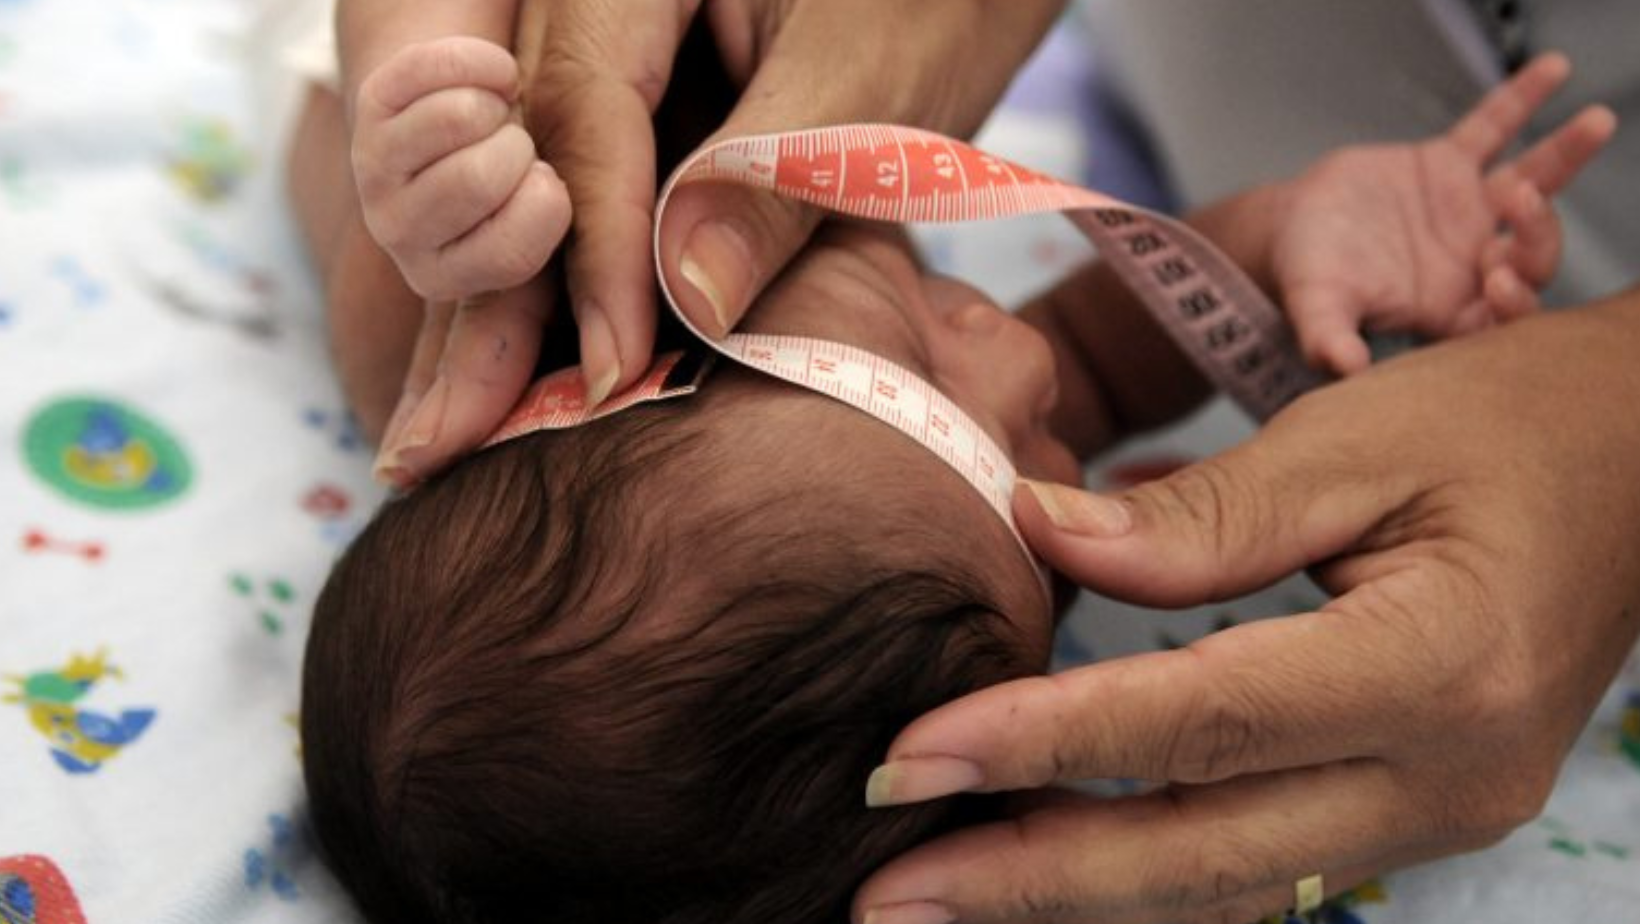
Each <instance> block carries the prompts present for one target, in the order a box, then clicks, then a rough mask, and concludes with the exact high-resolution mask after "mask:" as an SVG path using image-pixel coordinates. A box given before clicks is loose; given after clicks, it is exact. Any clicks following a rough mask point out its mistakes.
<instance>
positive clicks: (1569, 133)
mask: <svg viewBox="0 0 1640 924" xmlns="http://www.w3.org/2000/svg"><path fill="white" fill-rule="evenodd" d="M1616 133H1617V114H1616V113H1614V112H1612V111H1611V110H1610V109H1608V108H1607V107H1605V106H1599V105H1595V106H1587V107H1584V108H1583V109H1582V110H1580V111H1579V112H1578V114H1577V115H1575V116H1573V117H1572V118H1570V119H1568V120H1567V121H1566V122H1565V123H1563V124H1562V125H1561V126H1560V127H1559V128H1557V129H1555V130H1554V131H1553V132H1551V133H1550V134H1549V135H1547V136H1545V137H1543V138H1541V139H1539V140H1538V141H1537V142H1536V143H1535V144H1533V145H1532V146H1531V147H1530V148H1527V149H1526V150H1525V151H1524V152H1523V153H1522V154H1521V155H1520V156H1519V157H1518V158H1515V160H1514V161H1513V162H1512V164H1511V165H1508V166H1512V167H1513V168H1514V171H1515V172H1516V173H1518V174H1519V175H1520V176H1521V177H1522V178H1524V179H1525V180H1527V181H1528V182H1530V183H1532V184H1533V185H1534V186H1536V187H1537V188H1538V190H1539V191H1540V192H1541V193H1543V195H1545V196H1553V195H1554V194H1555V193H1557V192H1559V191H1560V190H1561V189H1562V188H1564V187H1565V186H1566V185H1567V184H1568V183H1570V182H1571V181H1572V180H1574V179H1576V177H1577V175H1578V173H1580V172H1582V170H1583V168H1584V167H1585V166H1587V165H1588V163H1589V161H1591V160H1593V159H1594V156H1595V155H1596V154H1599V153H1600V151H1601V149H1603V148H1604V147H1605V146H1606V143H1607V142H1609V141H1611V139H1612V136H1613V135H1615V134H1616Z"/></svg>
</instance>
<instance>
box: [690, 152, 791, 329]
mask: <svg viewBox="0 0 1640 924" xmlns="http://www.w3.org/2000/svg"><path fill="white" fill-rule="evenodd" d="M818 223H819V213H818V211H816V210H815V209H813V208H810V207H808V206H805V205H802V204H800V203H798V202H795V201H792V200H788V199H782V198H780V197H778V196H776V195H774V194H772V193H769V192H764V191H762V190H757V189H752V188H750V187H745V186H735V185H731V184H728V183H693V184H689V185H686V186H681V187H678V189H677V191H676V192H675V193H674V194H673V196H672V198H671V200H670V202H669V203H668V205H667V208H666V214H665V215H664V216H663V217H662V219H661V237H660V241H661V272H662V273H663V274H664V275H665V278H666V285H667V290H668V291H670V292H671V293H672V297H673V298H674V299H675V300H676V301H677V303H678V307H679V308H681V309H682V310H683V313H684V316H685V317H687V318H688V319H689V322H690V323H691V324H693V325H694V326H695V327H696V328H698V329H700V330H701V331H702V332H704V333H706V334H707V335H708V336H711V337H714V338H718V337H722V336H724V335H725V334H727V333H728V332H729V331H730V330H732V329H733V328H734V326H735V325H736V324H737V323H739V321H740V319H741V318H742V317H743V316H744V315H745V314H746V310H747V309H748V308H749V307H751V304H752V301H753V300H754V299H756V298H757V296H758V295H759V294H761V293H762V291H763V289H764V288H765V287H766V286H768V284H769V282H770V281H771V280H773V279H774V278H775V277H776V276H778V275H779V274H780V271H781V270H782V269H783V268H785V266H786V264H787V263H788V262H790V260H791V258H792V257H793V256H794V255H795V254H796V253H797V252H798V251H799V250H800V249H802V247H803V245H804V243H806V242H807V241H808V239H809V235H810V234H811V233H813V231H814V228H815V225H817V224H818Z"/></svg>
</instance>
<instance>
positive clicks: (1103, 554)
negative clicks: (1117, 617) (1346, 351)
mask: <svg viewBox="0 0 1640 924" xmlns="http://www.w3.org/2000/svg"><path fill="white" fill-rule="evenodd" d="M1637 350H1640V288H1637V289H1634V290H1631V291H1629V292H1627V293H1625V294H1624V295H1623V296H1620V297H1618V298H1616V299H1613V300H1610V301H1608V302H1606V303H1602V304H1599V305H1596V306H1593V307H1589V308H1583V309H1577V310H1572V311H1565V312H1557V313H1555V314H1540V315H1536V316H1534V317H1532V318H1529V319H1526V320H1524V321H1522V322H1519V323H1516V324H1511V325H1508V326H1506V327H1502V328H1498V329H1495V330H1491V331H1487V332H1485V333H1482V334H1480V335H1477V336H1475V337H1469V338H1464V339H1460V340H1454V341H1448V342H1445V343H1442V344H1440V345H1437V346H1434V347H1431V348H1429V349H1427V350H1424V351H1420V352H1418V353H1414V354H1410V355H1407V356H1404V357H1401V358H1399V359H1395V360H1392V361H1389V362H1387V363H1384V364H1382V365H1379V366H1375V367H1374V368H1372V369H1370V370H1368V371H1367V372H1365V373H1363V374H1361V375H1359V376H1356V377H1352V378H1350V379H1348V380H1346V381H1344V382H1342V383H1339V384H1337V385H1334V386H1332V387H1329V388H1326V389H1322V390H1320V391H1317V392H1315V393H1313V394H1311V395H1308V396H1306V397H1304V398H1301V399H1300V400H1298V401H1297V402H1295V403H1294V404H1293V405H1292V406H1290V407H1289V408H1288V409H1287V410H1285V411H1284V412H1282V413H1281V414H1279V415H1278V416H1277V417H1276V418H1275V419H1274V420H1272V421H1271V423H1270V424H1269V425H1268V426H1267V427H1266V428H1265V429H1264V430H1263V431H1261V432H1260V433H1259V434H1257V435H1256V436H1255V437H1253V438H1252V439H1251V440H1250V441H1249V442H1247V443H1246V444H1244V445H1242V446H1240V447H1238V448H1235V449H1233V450H1231V451H1229V452H1227V453H1224V454H1223V455H1221V456H1218V457H1215V458H1212V459H1209V460H1207V461H1205V462H1202V463H1200V464H1197V465H1195V466H1192V467H1190V468H1187V469H1185V470H1182V471H1180V472H1178V473H1176V474H1174V475H1172V476H1170V477H1168V478H1165V479H1163V480H1160V481H1156V482H1152V483H1149V484H1145V485H1141V486H1139V487H1137V488H1134V489H1132V490H1130V491H1128V492H1125V493H1123V494H1120V495H1117V496H1114V497H1099V496H1095V495H1091V494H1085V493H1082V492H1079V491H1075V490H1074V489H1070V488H1056V487H1047V486H1036V488H1035V490H1034V491H1033V492H1021V495H1020V496H1019V497H1018V498H1016V507H1015V509H1016V513H1017V514H1018V516H1019V519H1020V527H1021V529H1022V530H1023V531H1024V533H1025V535H1026V537H1027V539H1028V540H1029V541H1030V542H1031V544H1032V545H1033V546H1034V547H1035V548H1036V549H1037V551H1039V552H1040V553H1041V554H1042V555H1043V556H1044V557H1045V558H1046V559H1047V560H1048V561H1049V562H1050V563H1051V564H1053V565H1054V566H1056V567H1057V568H1059V569H1061V570H1062V571H1064V572H1065V573H1066V574H1068V575H1069V576H1071V577H1073V578H1074V579H1076V580H1077V581H1078V582H1079V583H1081V584H1083V585H1085V586H1090V587H1097V588H1099V589H1100V590H1101V591H1104V592H1107V593H1111V594H1113V595H1116V596H1120V597H1125V598H1128V599H1132V600H1135V601H1138V602H1141V603H1145V604H1150V605H1159V606H1181V605H1190V604H1198V603H1203V602H1206V601H1212V600H1220V599H1224V598H1226V597H1230V596H1234V595H1237V594H1240V593H1244V592H1246V591H1250V590H1252V589H1254V588H1257V587H1260V586H1263V585H1265V584H1268V583H1270V582H1272V581H1274V580H1276V579H1277V578H1279V577H1281V576H1282V575H1284V574H1287V573H1289V572H1291V571H1293V570H1295V569H1298V568H1302V567H1306V566H1308V567H1311V568H1313V569H1314V571H1313V573H1314V574H1315V575H1316V577H1317V579H1318V580H1319V581H1320V582H1321V583H1322V585H1323V586H1324V587H1325V588H1327V589H1328V590H1329V591H1330V592H1332V593H1334V594H1336V595H1337V596H1336V598H1335V599H1333V600H1332V601H1331V602H1330V603H1328V604H1327V605H1326V606H1325V607H1323V608H1322V609H1321V610H1320V611H1318V612H1312V613H1304V614H1298V615H1290V616H1285V617H1282V618H1276V619H1269V620H1265V621H1260V622H1254V623H1249V624H1245V625H1241V626H1237V627H1235V628H1232V629H1228V630H1225V631H1223V632H1219V633H1216V634H1214V635H1211V636H1208V637H1207V638H1205V639H1203V640H1201V641H1199V642H1197V643H1195V644H1193V645H1190V646H1188V647H1186V648H1183V649H1180V650H1177V651H1170V652H1165V653H1156V654H1147V655H1142V656H1138V657H1132V658H1122V659H1117V660H1113V661H1109V662H1105V663H1101V664H1096V665H1093V666H1090V667H1086V668H1082V669H1079V670H1075V671H1071V672H1068V673H1064V674H1060V675H1057V676H1053V677H1046V678H1035V679H1028V680H1022V681H1018V682H1014V683H1010V684H1005V685H1002V686H998V687H993V688H991V689H988V690H984V691H981V692H978V693H976V694H973V695H971V696H969V697H966V698H964V699H962V700H959V701H957V702H955V703H952V704H949V705H947V706H945V707H942V708H941V709H938V710H935V711H934V712H932V713H930V714H929V715H927V716H925V717H923V718H921V719H919V720H918V721H917V722H915V723H913V724H912V725H911V726H910V727H909V728H907V729H906V730H905V731H904V732H903V733H902V734H901V735H900V736H899V738H898V739H897V740H896V741H895V742H894V744H893V745H892V747H891V748H890V752H889V755H888V756H889V760H890V763H889V764H888V765H887V767H886V769H883V770H880V771H878V773H876V774H874V775H873V779H872V785H871V787H870V790H869V791H870V799H871V801H872V802H873V803H874V804H897V803H903V802H910V801H918V800H922V799H927V798H932V797H935V796H939V795H944V794H947V793H950V792H954V791H958V790H972V791H1001V790H1026V789H1032V788H1034V787H1041V786H1046V785H1049V784H1052V783H1055V782H1062V781H1068V780H1076V779H1087V778H1139V779H1146V780H1156V781H1168V783H1169V784H1170V785H1167V786H1165V787H1163V788H1161V789H1159V790H1157V791H1154V792H1151V793H1149V794H1146V795H1141V796H1136V797H1132V798H1127V799H1120V800H1113V801H1099V800H1093V799H1083V798H1080V797H1075V796H1071V795H1070V794H1057V795H1056V797H1055V798H1052V799H1049V800H1045V802H1044V803H1043V804H1038V805H1036V806H1034V807H1032V808H1028V809H1025V810H1023V811H1021V813H1020V814H1018V815H1017V816H1016V817H1014V818H1012V819H1011V820H1008V821H1004V822H1001V823H997V824H992V825H988V826H981V827H977V828H972V829H968V830H964V831H960V832H957V833H955V834H952V835H949V836H946V837H944V838H942V839H939V840H936V841H934V842H931V843H929V844H926V845H923V846H921V847H919V848H917V849H915V850H913V851H911V852H910V853H908V854H906V855H904V856H902V857H900V858H899V859H897V860H895V861H893V862H891V863H890V864H888V866H886V867H885V868H884V869H882V870H881V871H879V872H878V873H877V874H876V875H875V876H874V877H873V878H872V879H870V880H869V881H868V882H867V883H866V884H865V885H864V886H863V888H862V889H861V890H860V892H859V894H858V896H857V907H858V909H859V911H860V914H859V915H857V919H859V918H860V917H862V916H863V917H865V918H867V919H869V920H870V921H871V922H872V924H909V922H918V924H929V922H935V921H950V920H960V921H963V922H991V921H999V922H1000V921H1029V922H1035V924H1046V922H1056V924H1057V922H1066V924H1068V922H1083V921H1100V922H1103V924H1119V922H1152V921H1162V920H1169V921H1173V920H1180V919H1183V920H1212V921H1232V920H1255V919H1257V918H1259V917H1261V916H1262V915H1264V914H1266V913H1269V912H1274V911H1277V910H1279V909H1282V908H1284V907H1288V906H1291V905H1292V904H1293V902H1294V883H1295V882H1296V881H1298V880H1300V879H1303V878H1306V877H1308V876H1310V875H1311V874H1315V873H1321V874H1323V875H1324V876H1325V881H1326V885H1327V887H1328V890H1329V891H1337V890H1340V889H1344V888H1347V887H1350V886H1352V885H1354V884H1357V883H1359V882H1361V881H1363V880H1364V879H1366V878H1368V877H1370V876H1373V875H1375V874H1377V873H1381V872H1383V871H1385V870H1388V869H1392V868H1396V867H1401V866H1404V865H1408V864H1411V863H1416V862H1419V861H1422V860H1425V859H1429V858H1432V857H1437V856H1441V855H1445V854H1450V853H1454V852H1458V851H1463V850H1468V849H1473V848H1477V847H1480V846H1482V845H1485V844H1488V843H1491V842H1494V841H1496V840H1497V839H1499V838H1500V837H1502V836H1503V835H1504V834H1506V833H1507V832H1508V831H1509V830H1511V829H1512V828H1514V827H1516V826H1518V825H1520V824H1522V823H1524V822H1526V821H1527V820H1529V819H1531V818H1532V817H1534V816H1535V815H1536V814H1537V813H1538V812H1539V811H1540V809H1541V807H1542V805H1543V802H1544V800H1545V799H1546V797H1547V796H1548V794H1549V791H1550V788H1551V786H1552V784H1553V782H1554V779H1555V775H1556V772H1557V770H1558V768H1559V765H1560V762H1561V760H1562V758H1563V756H1564V754H1565V752H1566V751H1567V749H1568V747H1569V746H1570V744H1571V742H1572V741H1573V739H1574V738H1575V736H1576V735H1577V733H1578V732H1579V730H1580V729H1581V728H1582V727H1583V725H1584V723H1585V722H1586V720H1587V718H1588V716H1589V714H1590V712H1591V711H1592V709H1593V707H1594V705H1595V703H1596V702H1597V701H1598V699H1599V697H1600V695H1601V693H1602V691H1603V690H1604V689H1605V688H1606V687H1607V685H1608V684H1609V682H1610V681H1611V679H1612V677H1613V676H1614V675H1615V673H1616V672H1617V670H1618V669H1619V667H1620V665H1621V664H1622V662H1623V659H1624V657H1625V656H1626V654H1627V652H1628V651H1629V650H1630V648H1631V647H1632V646H1633V644H1634V642H1635V638H1636V635H1637V634H1640V477H1637V465H1640V461H1637V460H1640V418H1637V417H1636V416H1635V414H1634V410H1633V409H1634V407H1635V405H1636V402H1637V401H1640V370H1637V368H1636V366H1635V365H1634V361H1633V357H1634V356H1635V355H1636V351H1637ZM1037 492H1040V494H1039V495H1037ZM1035 496H1040V497H1041V498H1042V499H1043V500H1045V502H1046V503H1045V504H1044V503H1043V502H1042V501H1039V500H1036V499H1034V498H1035Z"/></svg>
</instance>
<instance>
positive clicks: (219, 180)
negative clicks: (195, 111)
mask: <svg viewBox="0 0 1640 924" xmlns="http://www.w3.org/2000/svg"><path fill="white" fill-rule="evenodd" d="M165 166H166V172H167V173H168V174H170V177H171V179H172V180H174V181H176V183H177V185H178V186H181V187H182V189H183V190H184V191H185V192H187V193H188V194H189V195H191V196H193V197H194V198H196V199H198V200H200V201H201V202H218V201H221V200H222V199H226V198H227V197H228V196H230V195H232V194H233V192H234V190H236V189H238V188H239V185H240V183H241V181H243V180H244V179H245V175H246V174H247V173H248V172H250V168H251V156H250V152H249V151H248V150H247V149H246V148H245V147H244V146H242V145H241V144H240V143H239V142H238V140H237V139H236V138H235V137H234V131H233V128H232V127H231V126H229V125H228V124H227V123H225V122H222V121H220V120H218V119H190V120H188V121H186V122H185V123H184V124H183V125H182V131H181V138H180V139H179V144H178V146H177V149H176V150H175V151H174V152H173V153H172V155H171V157H170V159H169V160H168V161H167V163H166V165H165Z"/></svg>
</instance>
